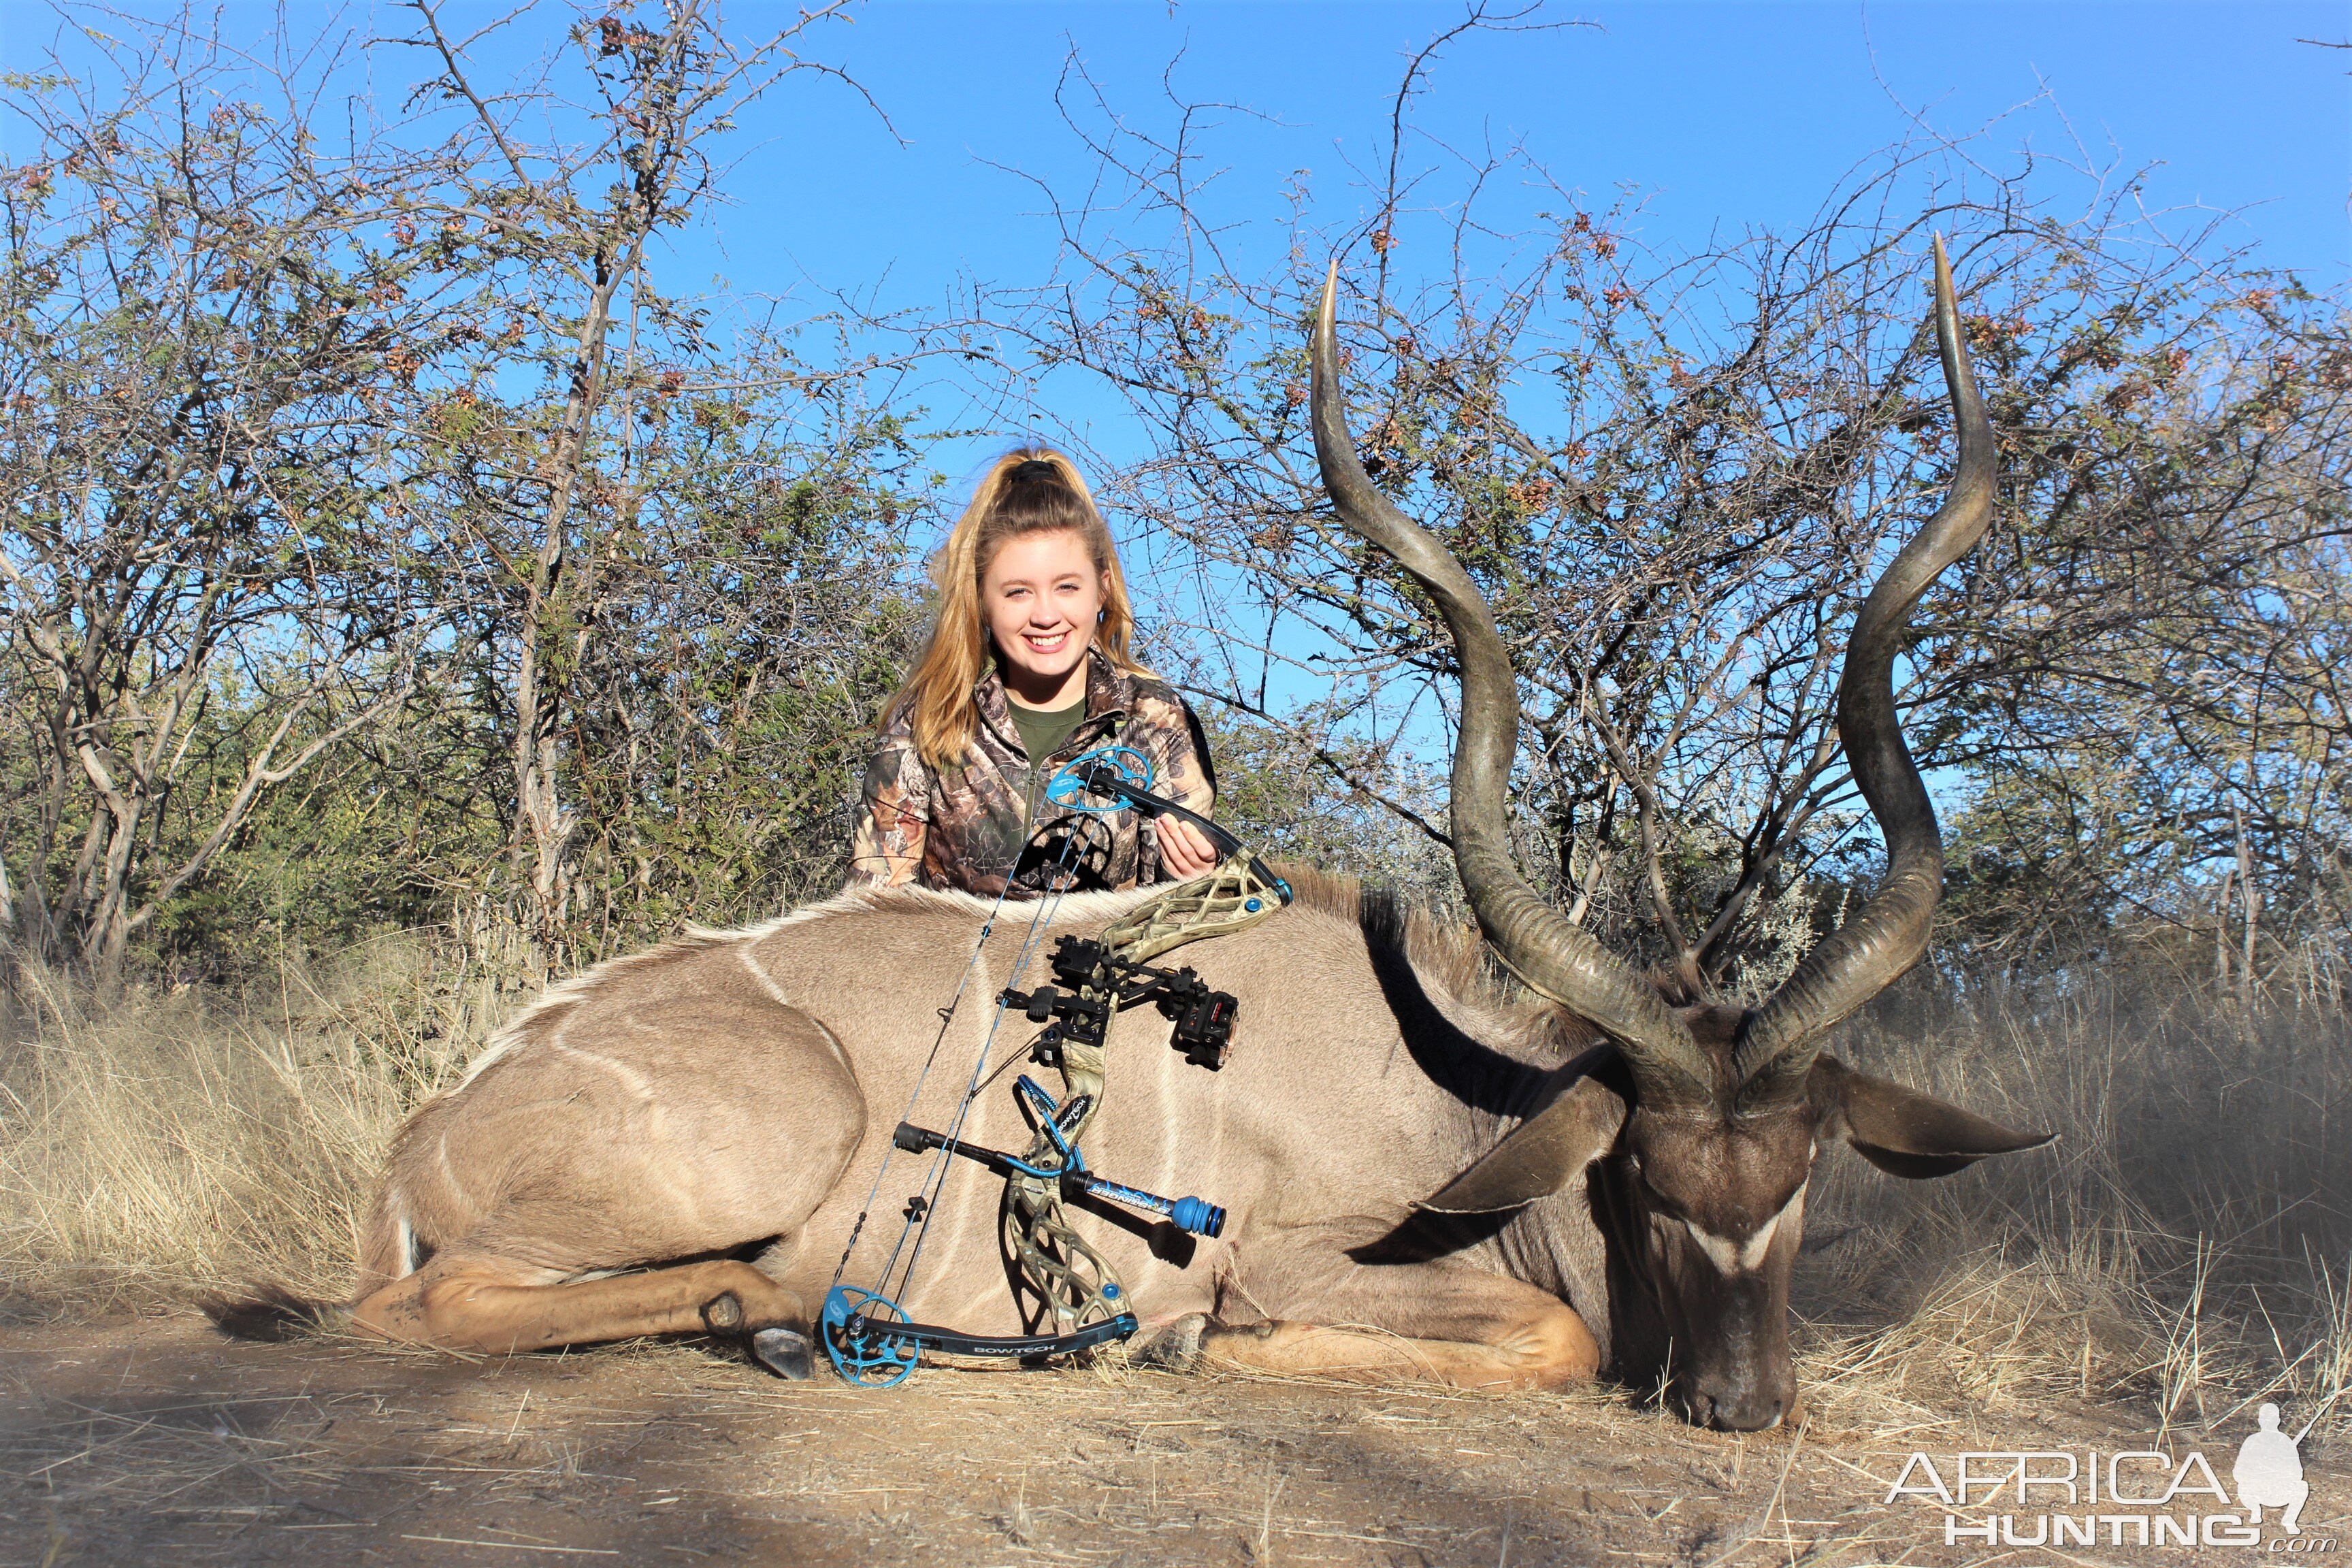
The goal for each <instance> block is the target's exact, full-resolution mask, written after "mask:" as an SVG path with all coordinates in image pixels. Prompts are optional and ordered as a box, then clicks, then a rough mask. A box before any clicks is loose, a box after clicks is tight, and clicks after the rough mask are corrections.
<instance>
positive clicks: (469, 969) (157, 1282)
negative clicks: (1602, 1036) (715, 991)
mask: <svg viewBox="0 0 2352 1568" xmlns="http://www.w3.org/2000/svg"><path fill="white" fill-rule="evenodd" d="M519 999H520V995H519V993H518V992H517V991H515V990H514V989H512V987H511V983H506V984H502V983H501V982H500V981H499V979H498V978H497V976H496V975H495V974H494V973H492V972H491V971H490V970H489V969H488V968H486V967H485V966H484V965H482V964H480V963H475V962H472V961H469V960H467V959H465V958H464V957H462V956H460V955H457V954H456V953H454V952H451V951H449V950H447V949H445V948H442V947H439V946H436V945H435V944H433V943H431V942H427V941H425V940H424V939H422V938H398V939H390V940H386V941H383V942H376V943H373V944H370V945H369V946H367V947H365V948H363V949H361V950H358V951H355V952H352V953H350V954H346V955H344V957H343V958H342V959H341V960H340V961H338V962H337V963H333V964H331V965H328V966H324V967H322V968H320V969H319V970H317V971H315V972H314V971H312V970H311V969H309V968H306V967H303V966H300V965H290V964H289V965H288V966H287V967H286V968H285V969H284V971H283V972H282V973H280V974H279V975H278V976H277V977H275V980H274V982H273V983H272V984H268V985H267V986H257V987H252V988H248V989H247V990H246V991H244V992H241V993H238V994H208V993H203V992H197V991H182V992H178V993H170V994H158V993H144V992H141V993H133V994H131V995H129V996H127V997H125V998H124V999H122V1000H121V1001H119V1002H117V1003H115V1004H114V1005H110V1006H105V1007H100V1006H96V1005H92V1004H91V1003H90V1002H89V999H88V998H87V997H86V996H84V995H82V994H79V993H78V992H76V991H75V990H74V989H73V988H72V987H71V986H69V985H68V984H66V983H65V982H63V981H62V980H60V979H59V978H58V977H57V976H55V975H52V974H48V973H43V972H40V971H37V970H23V971H20V972H19V974H18V977H17V982H16V985H15V987H14V989H13V994H11V995H10V996H9V997H8V999H7V1001H6V1004H5V1005H6V1008H7V1011H6V1012H5V1015H0V1309H5V1310H7V1311H8V1312H10V1313H11V1314H12V1315H16V1316H19V1317H26V1316H56V1315H67V1314H71V1313H75V1312H80V1311H87V1310H92V1309H105V1308H110V1307H119V1306H123V1305H131V1304H137V1303H140V1302H144V1301H152V1300H157V1299H159V1298H160V1299H172V1298H183V1299H184V1297H185V1296H186V1295H187V1294H189V1293H191V1292H192V1291H195V1290H200V1289H208V1288H218V1287H221V1286H225V1285H231V1284H236V1283H239V1282H242V1281H244V1280H247V1279H254V1278H271V1279H279V1280H283V1281H285V1282H286V1283H288V1284H289V1285H291V1286H293V1287H294V1288H296V1289H303V1290H309V1291H314V1292H317V1293H320V1294H325V1295H332V1294H335V1293H338V1292H340V1290H341V1289H343V1287H344V1285H345V1283H346V1281H347V1279H348V1276H349V1270H350V1267H351V1257H352V1238H353V1235H354V1229H355V1222H356V1219H357V1216H358V1215H359V1213H360V1212H361V1208H362V1205H363V1204H364V1203H365V1201H366V1197H367V1187H368V1184H369V1183H370V1181H371V1180H372V1178H373V1173H374V1170H375V1165H376V1161H377V1159H378V1156H379V1153H380V1151H381V1149H382V1147H383V1141H384V1138H385V1136H386V1134H387V1133H388V1132H389V1131H391V1129H392V1128H393V1127H394V1125H395V1124H396V1123H397V1122H398V1121H399V1119H400V1118H401V1117H402V1116H403V1115H404V1113H405V1112H406V1111H407V1110H408V1109H409V1108H410V1107H412V1106H413V1105H414V1104H415V1103H416V1101H417V1100H419V1099H421V1098H422V1097H423V1096H424V1095H425V1094H426V1093H428V1092H430V1091H431V1089H434V1088H435V1087H436V1086H438V1085H439V1084H441V1083H444V1082H446V1081H447V1080H448V1079H451V1078H452V1077H453V1076H454V1075H455V1074H456V1073H457V1071H458V1070H459V1069H460V1068H462V1066H463V1063H464V1061H465V1059H466V1058H467V1056H468V1055H469V1054H470V1053H471V1052H472V1051H473V1050H475V1049H476V1048H478V1046H479V1045H480V1043H481V1042H482V1041H483V1040H484V1039H486V1038H487V1037H488V1035H489V1033H490V1032H491V1031H492V1030H493V1029H494V1028H495V1026H496V1025H497V1024H498V1022H499V1020H500V1019H501V1018H502V1017H503V1016H505V1015H506V1013H507V1012H509V1010H510V1009H511V1007H512V1005H513V1004H514V1003H515V1002H516V1001H517V1000H519ZM1844 1051H1845V1054H1846V1055H1847V1057H1848V1058H1850V1059H1851V1060H1852V1061H1853V1063H1854V1064H1855V1065H1856V1066H1859V1067H1863V1068H1869V1069H1871V1070H1874V1071H1880V1072H1885V1073H1887V1074H1889V1075H1890V1076H1893V1077H1895V1078H1898V1079H1902V1080H1903V1081H1906V1082H1908V1083H1911V1084H1914V1085H1916V1086H1917V1087H1919V1088H1922V1089H1932V1090H1934V1091H1936V1092H1938V1093H1942V1094H1945V1095H1947V1096H1948V1097H1949V1098H1952V1099H1954V1100H1958V1101H1959V1102H1961V1103H1964V1104H1967V1105H1969V1106H1971V1107H1973V1108H1975V1109H1978V1110H1984V1111H1986V1112H1988V1113H1990V1114H1993V1115H1997V1116H2000V1117H2003V1118H2004V1119H2006V1120H2009V1121H2011V1122H2012V1123H2014V1124H2016V1125H2021V1126H2032V1127H2042V1128H2051V1129H2055V1130H2057V1131H2060V1132H2061V1133H2062V1138H2061V1141H2060V1142H2059V1143H2058V1144H2057V1145H2055V1146H2054V1148H2053V1150H2052V1151H2049V1152H2040V1153H2035V1154H2029V1155H2024V1156H2021V1157H2019V1158H2016V1159H2012V1160H2006V1161H1994V1162H1989V1163H1986V1164H1985V1165H1982V1166H1979V1167H1978V1168H1977V1169H1976V1170H1975V1171H1972V1172H1970V1173H1967V1174H1964V1175H1962V1176H1959V1177H1957V1178H1954V1179H1951V1180H1948V1181H1944V1182H1932V1183H1906V1182H1898V1181H1895V1180H1894V1179H1892V1178H1888V1177H1885V1176H1882V1175H1880V1174H1878V1173H1875V1172H1874V1171H1871V1170H1869V1169H1868V1168H1867V1167H1865V1166H1864V1165H1863V1164H1862V1163H1861V1162H1859V1161H1856V1160H1853V1159H1847V1158H1835V1159H1829V1160H1825V1161H1824V1162H1823V1164H1822V1175H1821V1177H1820V1178H1819V1180H1818V1182H1817V1185H1816V1188H1815V1194H1814V1197H1813V1200H1812V1203H1811V1205H1810V1214H1809V1219H1808V1231H1809V1237H1808V1253H1809V1256H1808V1258H1807V1259H1806V1261H1805V1262H1804V1264H1803V1265H1802V1266H1801V1268H1800V1278H1799V1310H1800V1313H1801V1317H1802V1318H1803V1320H1804V1325H1803V1329H1802V1331H1801V1346H1802V1352H1801V1353H1802V1357H1803V1361H1804V1363H1805V1364H1804V1374H1805V1379H1806V1383H1807V1386H1808V1388H1809V1389H1810V1390H1811V1394H1810V1397H1811V1400H1812V1403H1813V1405H1814V1409H1815V1411H1816V1414H1817V1415H1818V1416H1819V1417H1820V1418H1822V1419H1824V1420H1827V1421H1830V1422H1833V1423H1836V1424H1839V1425H1843V1426H1852V1427H1860V1426H1871V1427H1876V1428H1880V1429H1885V1428H1889V1427H1897V1426H1904V1425H1905V1424H1906V1423H1933V1422H1936V1421H1937V1420H1940V1419H1942V1418H1944V1417H1945V1416H1948V1415H1949V1413H1950V1412H1951V1411H1952V1410H1953V1409H1954V1408H1955V1407H1956V1406H1957V1407H1969V1408H1976V1409H1980V1410H1986V1411H2001V1410H2031V1409H2034V1408H2040V1407H2043V1406H2046V1405H2048V1404H2049V1402H2051V1401H2053V1400H2057V1399H2065V1398H2073V1399H2077V1400H2092V1401H2112V1400H2116V1399H2122V1400H2126V1401H2127V1402H2129V1403H2131V1404H2132V1405H2135V1406H2136V1407H2137V1408H2140V1409H2142V1410H2145V1411H2147V1413H2148V1414H2149V1416H2150V1418H2151V1420H2152V1421H2153V1422H2154V1423H2156V1424H2164V1423H2172V1424H2177V1425H2184V1426H2194V1427H2199V1428H2204V1427H2208V1426H2217V1425H2231V1424H2233V1423H2234V1424H2235V1425H2236V1426H2243V1425H2244V1422H2245V1420H2246V1417H2245V1416H2244V1415H2243V1414H2242V1411H2243V1409H2244V1406H2245V1405H2248V1404H2250V1403H2252V1401H2255V1400H2258V1399H2262V1398H2275V1399H2279V1400H2280V1401H2281V1402H2282V1403H2285V1404H2287V1405H2289V1406H2290V1411H2291V1414H2292V1413H2294V1412H2310V1411H2314V1410H2315V1409H2316V1408H2317V1406H2318V1405H2319V1404H2320V1403H2321V1402H2323V1401H2325V1400H2326V1398H2327V1396H2328V1395H2329V1394H2331V1393H2333V1392H2335V1391H2336V1390H2337V1389H2340V1388H2343V1387H2344V1386H2345V1385H2346V1384H2347V1382H2352V1217H2347V1204H2346V1201H2345V1192H2344V1184H2345V1181H2346V1179H2347V1176H2352V1170H2347V1165H2352V1139H2347V1137H2346V1136H2345V1134H2344V1131H2343V1128H2342V1126H2341V1123H2342V1122H2343V1121H2344V1120H2345V1118H2346V1116H2347V1113H2352V1027H2347V1023H2346V1021H2345V1020H2343V1019H2342V1018H2340V1017H2315V1016H2311V1015H2307V1014H2305V1015H2297V1014H2279V1015H2276V1016H2267V1017H2263V1018H2260V1019H2256V1020H2252V1021H2249V1020H2247V1019H2245V1018H2243V1017H2242V1016H2238V1015H2236V1014H2234V1013H2231V1012H2229V1011H2226V1010H2222V1011H2216V1010H2213V1009H2212V1008H2210V1007H2209V1006H2207V1005H2205V1004H2204V1003H2202V1002H2201V1001H2200V1000H2198V999H2195V998H2185V999H2182V1000H2180V1001H2178V1002H2176V1003H2173V1004H2171V1005H2161V1006H2159V1005H2154V1004H2149V1003H2132V1002H2127V1001H2124V1000H2118V999H2117V998H2116V997H2114V996H2112V995H2102V994H2088V995H2080V996H2076V997H2074V998H2072V999H2069V1000H2065V1001H2063V1002H2056V1003H2047V1004H2042V1005H2032V1004H2029V1003H2028V1002H2026V1001H2023V1000H2021V999H2017V998H2011V997H2003V996H1998V995H1995V996H1987V997H1979V998H1977V999H1975V1000H1974V1001H1973V1002H1972V1003H1971V1004H1970V1005H1969V1006H1967V1007H1966V1008H1960V1007H1956V1006H1954V1005H1951V1004H1949V1003H1948V1002H1938V1003H1935V1004H1932V1005H1913V1006H1911V1007H1910V1008H1909V1009H1908V1010H1907V1012H1906V1010H1905V1009H1904V1008H1903V1007H1902V1006H1901V1005H1897V1006H1895V1007H1894V1008H1891V1009H1886V1010H1883V1011H1882V1013H1881V1015H1880V1017H1879V1019H1878V1021H1876V1022H1874V1023H1872V1024H1868V1025H1865V1026H1861V1027H1860V1028H1858V1029H1857V1030H1856V1031H1854V1033H1853V1037H1852V1038H1850V1039H1848V1040H1847V1041H1846V1042H1845V1043H1844ZM2297 1424H2298V1425H2299V1422H2298V1423H2297ZM2331 1434H2333V1435H2334V1436H2336V1437H2337V1438H2339V1439H2340V1438H2341V1437H2342V1436H2346V1435H2347V1434H2352V1397H2347V1398H2346V1399H2344V1400H2343V1401H2341V1402H2339V1403H2338V1404H2337V1405H2336V1408H2335V1410H2334V1412H2333V1413H2332V1414H2331V1415H2330V1417H2329V1419H2328V1421H2327V1422H2326V1424H2325V1425H2324V1426H2322V1427H2321V1429H2320V1432H2319V1434H2317V1436H2320V1437H2326V1436H2329V1435H2331Z"/></svg>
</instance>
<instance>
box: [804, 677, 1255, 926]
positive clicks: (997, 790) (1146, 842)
mask: <svg viewBox="0 0 2352 1568" xmlns="http://www.w3.org/2000/svg"><path fill="white" fill-rule="evenodd" d="M972 701H973V702H974V703H975V704H976V705H977V706H978V708H979V710H980V713H979V717H980V723H979V727H978V729H977V731H975V733H974V734H973V736H972V739H971V743H970V744H969V745H968V746H967V747H966V748H965V750H964V756H963V761H962V763H961V764H960V765H958V766H955V767H951V768H945V769H939V768H933V767H932V766H931V765H930V764H929V763H926V762H925V761H924V760H923V758H922V755H921V753H920V752H918V751H917V749H916V746H915V736H914V726H913V723H912V721H911V719H910V718H909V716H908V714H906V713H905V712H903V711H902V712H901V713H899V714H898V716H897V717H896V718H894V719H892V720H891V721H890V722H889V723H887V724H886V725H884V726H883V729H882V743H881V746H880V748H879V750H877V752H875V756H874V761H873V763H871V764H869V765H868V766H867V768H866V784H865V791H864V795H865V799H864V803H863V806H862V809H861V810H860V811H859V813H858V816H857V830H856V837H854V838H853V840H852V842H851V845H850V857H849V886H850V887H852V888H894V887H897V886H898V885H899V884H900V883H903V882H920V883H921V884H922V885H923V886H925V887H927V888H950V889H953V888H961V889H964V890H966V891H968V892H973V893H980V894H982V895H984V896H986V897H989V898H993V897H995V896H996V895H997V894H998V893H999V892H1003V891H1005V890H1006V887H1005V884H1006V882H1007V881H1008V879H1009V880H1010V882H1011V883H1012V887H1011V889H1010V896H1011V897H1013V898H1016V899H1023V898H1034V897H1036V896H1037V895H1038V894H1040V893H1044V892H1046V891H1049V890H1053V889H1055V888H1056V886H1057V885H1058V887H1059V889H1061V890H1063V891H1070V890H1075V889H1115V888H1132V887H1137V886H1139V885H1141V884H1143V883H1147V882H1158V881H1162V880H1165V879H1167V874H1166V873H1165V872H1164V871H1163V870H1162V869H1161V868H1160V849H1159V845H1158V843H1157V841H1156V840H1155V839H1154V838H1153V837H1152V836H1151V835H1150V834H1147V833H1145V832H1144V831H1143V830H1142V818H1141V816H1140V814H1139V813H1137V812H1136V811H1134V810H1132V809H1128V810H1122V811H1117V812H1111V813H1108V814H1101V815H1097V814H1094V813H1088V812H1080V811H1073V810H1071V809H1069V808H1068V807H1066V806H1059V805H1055V804H1054V803H1053V802H1052V801H1050V800H1047V799H1045V797H1044V795H1042V794H1041V795H1039V797H1038V801H1037V821H1036V823H1035V824H1034V830H1030V831H1024V823H1023V821H1022V817H1023V816H1024V814H1025V812H1026V810H1027V806H1028V793H1029V774H1030V770H1031V769H1032V768H1033V767H1034V768H1038V769H1043V770H1045V771H1046V772H1047V773H1049V774H1050V773H1052V772H1053V771H1055V770H1057V769H1059V768H1060V767H1061V766H1062V765H1063V764H1064V763H1067V762H1068V761H1069V760H1070V759H1071V758H1073V757H1075V756H1076V755H1078V754H1079V753H1080V752H1089V751H1092V750H1094V749H1095V748H1096V747H1097V746H1108V745H1121V746H1132V747H1134V748H1135V749H1136V750H1137V751H1139V752H1142V753H1143V754H1144V755H1145V756H1147V757H1149V758H1150V759H1151V765H1152V775H1153V780H1154V782H1153V783H1152V784H1151V786H1150V788H1151V793H1152V794H1154V795H1160V796H1161V797H1162V798H1164V799H1168V800H1172V801H1174V802H1175V803H1176V804H1177V805H1181V806H1185V807H1188V808H1189V809H1191V810H1193V811H1197V812H1199V813H1200V814H1201V815H1202V816H1208V815H1209V806H1210V804H1211V802H1212V800H1213V798H1214V796H1215V793H1216V774H1215V773H1214V772H1213V769H1212V767H1211V764H1210V762H1209V747H1208V742H1207V740H1206V738H1205V737H1203V736H1202V733H1201V726H1200V721H1198V720H1197V719H1195V718H1194V717H1193V716H1192V710H1191V709H1189V708H1187V707H1186V706H1185V705H1184V700H1183V699H1182V698H1181V697H1179V696H1178V695H1177V694H1176V692H1175V689H1173V688H1171V687H1170V686H1169V685H1168V684H1167V683H1166V682H1164V681H1160V680H1157V679H1152V678H1151V677H1150V676H1142V675H1130V674H1128V673H1126V672H1124V671H1121V670H1118V669H1117V668H1113V667H1112V665H1111V662H1110V660H1108V659H1107V658H1104V657H1103V656H1102V655H1101V654H1100V653H1098V652H1089V653H1088V654H1087V716H1086V717H1085V718H1084V719H1083V720H1081V721H1079V723H1078V727H1077V729H1076V731H1072V733H1071V735H1070V738H1069V739H1068V740H1067V741H1065V742H1063V743H1062V744H1061V746H1060V747H1059V748H1058V749H1056V750H1055V752H1054V753H1053V754H1052V755H1051V756H1048V757H1043V758H1036V759H1032V758H1031V757H1030V756H1029V754H1028V753H1027V752H1025V751H1024V750H1023V749H1022V745H1021V733H1020V731H1018V730H1016V729H1015V728H1014V727H1013V711H1012V708H1011V706H1010V704H1009V703H1008V702H1007V700H1006V699H1005V695H1004V682H1003V678H1002V677H1000V676H999V675H998V674H997V672H996V671H995V670H993V669H992V670H990V671H989V673H988V675H987V677H986V678H985V679H982V681H981V682H980V684H979V685H978V686H976V687H974V688H973V689H972Z"/></svg>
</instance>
